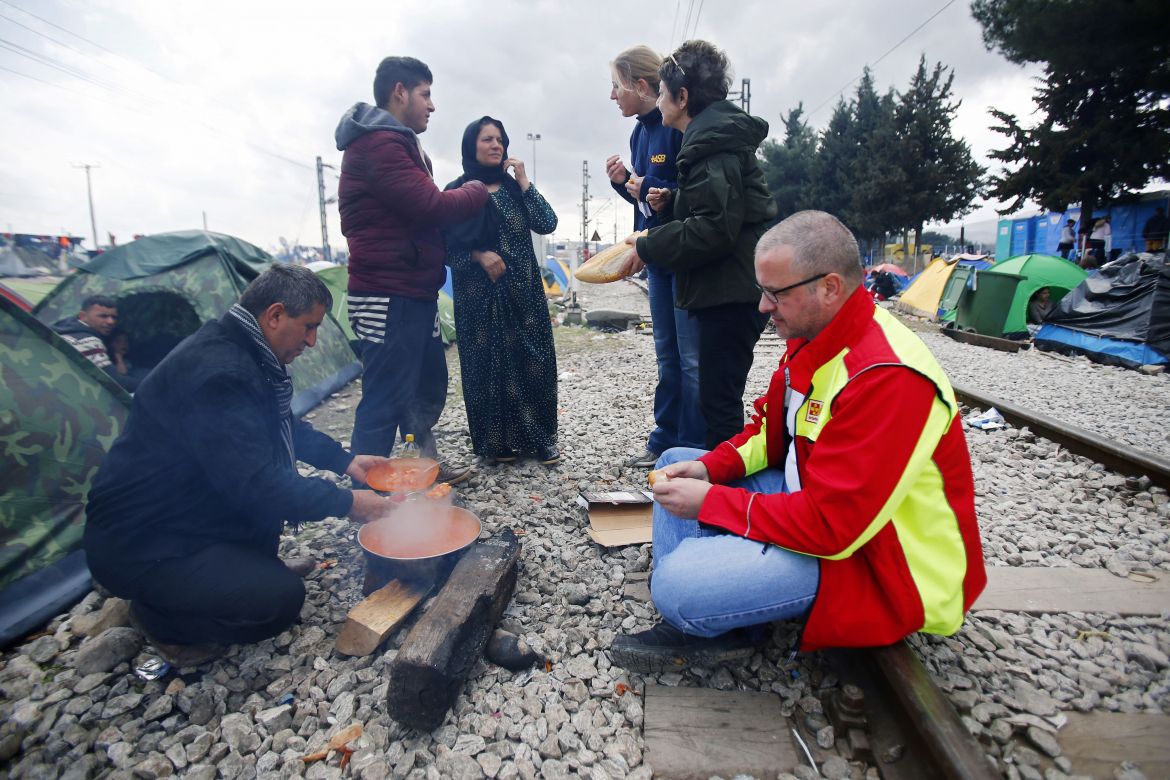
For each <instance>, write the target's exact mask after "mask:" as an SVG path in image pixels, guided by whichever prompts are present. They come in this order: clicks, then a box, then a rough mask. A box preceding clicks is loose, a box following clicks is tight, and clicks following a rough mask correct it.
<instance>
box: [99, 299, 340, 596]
mask: <svg viewBox="0 0 1170 780" xmlns="http://www.w3.org/2000/svg"><path fill="white" fill-rule="evenodd" d="M293 440H294V444H295V448H296V455H297V459H298V460H302V461H305V462H306V463H311V464H312V465H314V466H316V467H318V468H324V469H329V470H330V471H333V472H335V473H337V474H342V473H344V472H345V470H346V468H348V467H349V464H350V462H351V461H352V460H353V456H352V455H350V454H349V453H348V452H346V451H345V450H344V449H342V448H341V446H340V445H339V444H337V443H336V442H335V441H333V440H332V439H330V438H329V437H328V436H326V435H325V434H323V433H318V432H317V431H315V430H313V428H312V426H310V425H309V424H308V423H306V422H304V421H302V420H295V421H294V423H293ZM283 457H284V445H283V443H282V441H281V435H280V418H279V413H278V411H277V405H276V395H275V393H274V391H273V388H272V386H271V385H270V384H269V382H268V379H267V378H266V376H265V374H264V372H263V371H262V370H261V368H260V358H259V353H258V350H257V348H256V345H255V344H254V343H253V342H252V340H251V338H249V336H248V335H247V333H246V332H245V331H244V329H243V327H242V326H241V325H240V324H239V323H238V322H237V321H236V320H235V319H234V318H232V317H231V315H224V317H223V318H221V319H220V320H219V321H213V322H209V323H207V324H206V325H204V326H203V327H202V328H200V329H199V331H198V332H196V333H195V334H194V335H192V336H190V337H189V338H187V339H186V340H185V341H183V343H181V344H180V345H179V346H178V347H176V348H175V349H174V351H173V352H171V354H170V355H168V356H167V357H166V359H164V360H163V361H162V362H161V363H159V364H158V366H156V367H155V369H154V370H153V371H151V373H150V374H149V375H148V376H147V377H146V379H145V380H143V382H142V384H141V386H140V387H139V388H138V392H137V393H135V395H134V406H133V407H132V409H131V412H130V419H129V421H128V422H127V424H126V430H125V431H123V433H122V435H121V436H119V437H118V439H117V441H115V442H114V446H113V447H112V448H111V449H110V452H109V454H108V455H107V456H106V458H105V460H104V461H103V462H102V465H101V468H100V469H99V470H98V473H97V476H96V477H95V478H94V481H93V487H92V488H91V489H90V491H89V505H88V508H87V510H86V525H85V551H86V556H87V558H88V559H89V565H90V569H91V570H92V571H93V573H94V576H95V577H96V578H97V579H98V581H99V582H102V583H103V584H106V582H107V579H108V580H110V581H113V580H117V579H123V578H125V577H127V576H131V575H132V573H133V572H134V571H142V570H144V569H145V568H147V566H148V565H150V564H153V563H154V562H157V561H160V560H163V559H166V558H175V557H183V556H187V555H191V554H193V553H195V552H197V551H199V550H201V549H203V548H205V547H208V546H210V545H212V544H216V543H220V542H233V543H239V544H244V545H248V546H251V547H255V548H258V549H263V550H269V551H271V552H272V554H273V555H275V554H276V549H277V543H278V541H279V536H280V530H281V525H282V524H283V523H284V522H285V521H288V522H292V523H297V522H301V521H308V520H320V519H321V518H324V517H331V516H332V517H337V516H342V515H345V514H347V513H348V512H349V510H350V507H351V505H352V503H353V496H352V494H351V493H350V492H349V491H348V490H342V489H341V488H339V487H337V486H336V485H334V484H333V483H332V482H329V481H328V480H324V479H311V478H308V477H302V476H300V474H298V473H297V471H295V470H294V469H292V468H289V466H287V465H286V464H285V463H284V462H283V460H282V458H283ZM103 572H110V574H111V576H109V577H107V578H103ZM123 581H124V579H123ZM107 586H108V587H111V586H109V585H107Z"/></svg>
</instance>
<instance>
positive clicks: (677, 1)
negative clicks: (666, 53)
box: [669, 0, 682, 51]
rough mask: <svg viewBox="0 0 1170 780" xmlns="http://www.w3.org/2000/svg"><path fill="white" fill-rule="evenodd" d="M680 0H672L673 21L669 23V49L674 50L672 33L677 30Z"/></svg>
mask: <svg viewBox="0 0 1170 780" xmlns="http://www.w3.org/2000/svg"><path fill="white" fill-rule="evenodd" d="M680 5H682V0H674V21H673V22H671V25H670V47H669V50H670V51H674V34H675V33H676V32H677V31H678V8H679V6H680Z"/></svg>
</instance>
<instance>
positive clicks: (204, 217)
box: [203, 211, 207, 233]
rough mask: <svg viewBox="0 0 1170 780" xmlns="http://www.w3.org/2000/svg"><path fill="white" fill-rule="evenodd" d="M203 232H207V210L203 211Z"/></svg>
mask: <svg viewBox="0 0 1170 780" xmlns="http://www.w3.org/2000/svg"><path fill="white" fill-rule="evenodd" d="M203 232H204V233H206V232H207V212H206V211H204V212H203Z"/></svg>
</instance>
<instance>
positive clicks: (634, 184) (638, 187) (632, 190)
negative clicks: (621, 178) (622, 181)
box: [626, 174, 645, 200]
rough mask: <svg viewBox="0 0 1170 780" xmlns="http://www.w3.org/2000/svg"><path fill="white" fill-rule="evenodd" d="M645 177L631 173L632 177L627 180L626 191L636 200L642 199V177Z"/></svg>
mask: <svg viewBox="0 0 1170 780" xmlns="http://www.w3.org/2000/svg"><path fill="white" fill-rule="evenodd" d="M644 178H645V177H644V176H635V175H634V174H630V178H629V179H628V180H626V192H627V193H629V195H630V197H631V198H633V199H634V200H641V198H642V179H644Z"/></svg>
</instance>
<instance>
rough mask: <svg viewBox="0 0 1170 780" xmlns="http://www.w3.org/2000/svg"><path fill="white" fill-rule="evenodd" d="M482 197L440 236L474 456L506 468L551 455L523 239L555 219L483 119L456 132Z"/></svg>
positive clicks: (551, 389) (530, 264)
mask: <svg viewBox="0 0 1170 780" xmlns="http://www.w3.org/2000/svg"><path fill="white" fill-rule="evenodd" d="M471 179H477V180H479V181H482V182H483V183H484V184H486V185H487V188H488V190H489V191H490V192H491V198H490V199H489V200H488V203H487V205H486V206H485V207H484V210H483V211H482V212H481V213H480V214H479V215H478V216H476V217H475V218H473V219H470V220H468V221H467V222H463V223H460V224H458V225H456V226H455V227H453V228H451V229H450V230H448V231H447V233H446V238H447V264H448V265H450V266H451V276H452V281H453V283H454V288H455V330H456V333H457V334H458V338H459V367H460V369H461V373H462V376H463V400H464V404H465V405H466V407H467V425H468V428H469V429H470V430H471V442H472V446H473V448H474V450H475V452H476V454H477V455H481V456H483V457H485V458H489V459H492V460H494V461H511V460H514V459H515V458H516V455H517V454H528V455H534V456H535V457H536V458H537V460H539V461H540V462H541V463H543V464H545V465H552V464H555V463H557V462H559V461H560V457H561V455H560V452H559V451H558V450H557V445H556V441H557V358H556V352H555V351H554V348H553V337H552V326H551V324H550V322H549V315H548V303H547V300H546V299H545V295H544V285H543V284H542V283H541V277H540V265H539V264H538V263H537V260H536V254H535V253H534V252H533V250H532V235H531V231H535V232H537V233H540V234H542V235H547V234H549V233H552V232H553V230H555V229H556V226H557V215H556V214H555V213H553V210H552V207H551V206H549V205H548V202H547V201H546V200H545V199H544V198H543V197H542V196H541V194H540V193H539V192H537V191H536V187H534V186H532V183H531V182H529V181H528V174H527V173H526V172H525V170H524V163H523V162H521V161H520V160H517V159H515V158H511V157H508V134H507V133H506V132H505V131H504V125H503V124H502V123H501V122H500V121H499V120H497V119H493V118H491V117H489V116H485V117H483V118H481V119H477V120H476V121H474V122H472V123H471V124H470V125H468V126H467V130H465V131H464V133H463V175H462V176H460V177H459V178H458V179H456V180H455V181H453V182H451V183H450V184H448V185H447V189H453V188H455V187H459V186H461V185H462V184H463V183H464V182H467V181H469V180H471Z"/></svg>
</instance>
